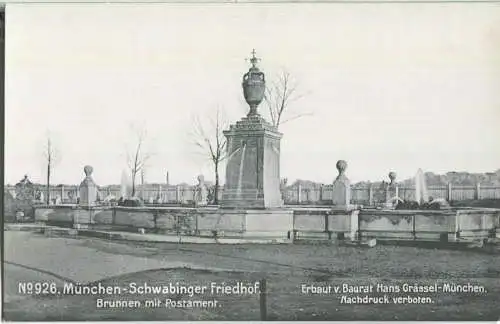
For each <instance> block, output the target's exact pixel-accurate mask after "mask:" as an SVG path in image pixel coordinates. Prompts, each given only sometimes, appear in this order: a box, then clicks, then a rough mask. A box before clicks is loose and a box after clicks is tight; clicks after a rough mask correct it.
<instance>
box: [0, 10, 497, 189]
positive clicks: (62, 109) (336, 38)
mask: <svg viewBox="0 0 500 324" xmlns="http://www.w3.org/2000/svg"><path fill="white" fill-rule="evenodd" d="M6 21H7V22H6V23H7V26H6V38H7V40H6V97H5V100H6V102H5V103H6V112H5V115H6V119H5V123H6V139H5V141H6V142H5V168H6V170H5V180H6V182H7V183H16V182H17V181H18V180H19V179H21V178H22V176H23V175H24V174H28V175H29V176H30V177H31V178H32V179H33V180H34V181H44V180H43V179H44V178H45V169H46V167H44V158H43V146H44V143H45V140H46V138H47V134H48V133H50V134H51V135H50V136H51V138H52V140H53V142H54V146H55V147H56V148H57V153H58V160H57V164H56V166H55V168H54V171H53V180H52V182H53V183H78V182H80V181H81V180H82V178H83V176H84V174H83V167H84V166H85V165H86V164H90V165H92V166H93V167H94V179H95V180H96V182H97V183H98V184H109V183H120V178H121V172H122V170H123V169H124V168H125V167H126V155H125V151H126V146H127V143H131V142H132V141H133V140H134V135H133V133H132V132H131V125H135V127H139V128H140V127H145V128H147V130H148V134H147V149H148V150H149V151H151V152H153V153H154V154H153V157H152V158H151V160H150V161H149V165H148V168H147V170H146V181H149V182H160V181H164V179H165V172H166V170H169V173H170V180H171V182H173V183H178V182H188V183H195V182H196V181H195V178H196V176H197V175H198V174H200V173H203V174H205V176H206V178H207V179H209V180H211V179H213V175H212V169H211V165H210V163H209V162H207V161H206V160H204V159H203V158H201V157H200V156H198V155H195V154H194V149H193V146H192V145H191V144H190V140H189V137H188V133H189V132H190V131H191V129H192V126H191V124H192V118H193V116H196V115H198V116H201V117H202V119H203V118H204V116H208V115H210V113H211V112H213V111H214V110H215V109H216V108H217V107H218V106H221V107H223V109H224V110H225V111H226V114H227V117H228V118H229V120H230V121H232V122H234V121H236V120H237V119H239V118H241V117H242V116H243V115H244V114H245V110H246V109H247V108H246V104H245V103H244V100H243V95H242V89H241V78H242V75H243V74H244V73H245V72H246V71H247V70H248V63H247V62H246V61H245V58H247V57H249V55H250V51H251V50H252V48H255V49H256V51H257V55H258V56H259V57H261V58H262V61H261V64H260V67H261V69H262V70H263V71H264V72H265V73H266V74H267V76H268V80H271V79H273V77H274V76H275V75H276V74H277V73H278V72H279V71H280V70H281V69H283V68H284V69H286V70H288V71H289V72H290V73H291V75H292V76H293V77H294V78H295V79H296V80H297V81H298V82H299V89H300V90H301V91H302V92H303V93H306V96H305V97H303V99H301V100H300V101H296V102H294V103H293V104H292V105H291V106H290V109H291V110H293V112H300V111H307V112H313V113H314V115H313V116H308V117H304V118H302V119H297V120H295V121H292V122H290V123H287V124H284V125H283V126H282V128H281V131H282V132H283V133H284V137H283V139H282V149H281V172H282V177H288V178H289V179H290V180H291V181H293V180H294V179H297V178H300V179H308V180H314V181H321V182H324V183H330V182H331V181H333V179H334V178H335V176H336V174H337V171H336V169H335V163H336V161H337V160H339V159H344V160H346V161H347V162H348V165H349V166H348V169H347V175H348V177H349V178H350V179H351V180H352V181H361V180H382V179H387V173H388V172H389V171H395V172H396V173H397V174H398V178H399V179H403V178H407V177H410V176H413V175H414V174H415V173H416V171H417V169H418V168H422V169H424V171H433V172H436V173H444V172H447V171H469V172H488V171H494V170H496V169H498V168H500V145H499V144H498V139H499V138H500V127H499V125H500V4H470V3H469V4H371V5H362V4H351V5H349V4H296V5H292V4H282V5H277V4H275V5H256V4H251V5H250V4H247V5H243V4H237V5H236V4H230V5H216V4H211V5H209V4H196V5H195V4H192V5H178V4H163V5H158V4H154V5H153V4H151V5H133V4H130V5H118V4H115V5H103V4H102V5H97V4H94V5H90V4H89V5H81V4H78V5H67V4H66V5H62V4H58V5H56V4H51V5H48V4H43V5H42V4H38V5H34V4H32V5H12V4H9V5H8V6H7V8H6ZM262 108H263V107H261V108H260V109H262ZM221 176H222V178H223V177H224V174H223V173H222V174H221Z"/></svg>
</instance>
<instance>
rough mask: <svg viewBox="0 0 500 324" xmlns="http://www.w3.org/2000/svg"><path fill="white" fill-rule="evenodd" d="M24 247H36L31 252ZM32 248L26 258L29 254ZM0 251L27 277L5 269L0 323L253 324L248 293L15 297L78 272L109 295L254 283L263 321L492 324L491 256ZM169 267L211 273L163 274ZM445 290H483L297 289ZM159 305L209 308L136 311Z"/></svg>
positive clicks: (497, 267) (70, 247)
mask: <svg viewBox="0 0 500 324" xmlns="http://www.w3.org/2000/svg"><path fill="white" fill-rule="evenodd" d="M7 238H8V239H9V240H10V241H9V240H7ZM33 243H36V244H37V245H35V246H33ZM8 244H9V245H8ZM12 244H16V245H15V248H14V246H10V245H12ZM34 248H35V249H36V252H33V249H34ZM7 250H8V251H9V252H8V253H6V260H7V261H10V262H14V263H19V264H23V265H26V266H30V267H32V268H33V269H26V268H23V267H20V266H16V265H12V264H7V265H5V268H4V269H5V282H6V286H5V287H6V296H7V298H6V299H5V305H4V306H5V319H6V320H39V321H41V320H44V321H49V320H181V319H187V320H218V321H220V320H259V319H260V310H259V294H258V293H257V294H251V295H227V294H226V295H221V294H215V295H214V294H210V293H209V292H206V293H205V294H199V295H195V296H193V297H189V296H188V295H186V294H174V295H172V296H170V295H151V294H149V295H147V294H142V295H140V294H131V293H127V292H123V291H122V293H121V294H117V295H109V296H98V295H92V296H69V295H57V296H53V295H48V296H21V295H20V294H19V293H18V292H17V288H18V287H17V283H19V282H21V281H27V280H32V281H33V280H43V281H47V280H52V281H54V282H56V281H57V280H56V279H49V278H50V275H48V274H43V273H40V272H37V270H36V269H43V270H48V271H51V272H52V273H56V274H59V275H61V276H66V277H67V278H71V279H72V280H74V279H75V278H78V277H79V276H80V273H85V272H86V273H87V274H86V275H82V276H84V277H88V278H99V279H97V281H94V283H93V284H94V285H96V284H97V283H96V282H100V283H101V284H102V285H110V286H119V287H127V286H128V284H129V283H131V282H134V283H144V282H146V283H148V284H150V285H161V284H166V285H168V284H169V283H176V282H179V283H184V284H189V285H192V286H210V283H211V282H214V283H216V284H217V285H222V284H225V285H231V284H236V283H238V282H242V283H248V284H254V283H255V282H257V281H258V280H260V279H262V278H266V280H267V286H268V289H267V314H268V319H270V320H493V321H497V320H499V318H500V310H499V309H498V300H500V280H499V279H500V258H499V256H498V254H486V253H484V254H479V253H477V252H472V251H450V250H438V249H422V248H413V247H397V246H377V247H375V248H372V249H362V248H358V247H347V246H336V245H213V244H211V245H199V244H182V245H179V244H171V243H137V242H120V243H118V242H110V241H104V240H98V239H88V238H78V239H62V238H44V237H39V236H36V235H34V234H31V233H29V234H24V236H23V235H19V236H18V235H16V234H11V233H8V235H6V251H7ZM47 250H50V251H51V252H47ZM46 254H47V255H49V256H47V255H46ZM58 255H59V257H58ZM47 259H49V261H50V262H48V261H46V260H47ZM89 261H92V263H89ZM131 263H135V265H132V264H131ZM62 265H64V266H62ZM85 265H87V268H86V269H87V270H85ZM179 265H185V266H186V265H187V266H196V267H199V268H206V269H212V270H191V269H179V268H177V269H170V268H171V267H179ZM82 268H83V269H82ZM103 268H106V269H103ZM159 268H163V269H159ZM117 269H118V270H117ZM92 273H94V274H92ZM113 273H114V274H113ZM68 274H69V275H68ZM89 281H90V280H89ZM89 281H87V282H89ZM446 283H448V284H462V285H463V284H469V283H470V284H474V285H478V286H481V287H484V291H483V292H476V293H444V292H442V291H440V292H437V293H431V292H430V293H402V292H400V293H386V294H385V295H387V297H388V300H389V301H390V302H389V303H388V304H378V305H375V304H373V303H371V304H346V303H341V298H342V296H343V295H344V296H346V297H356V296H359V297H363V296H369V297H374V296H383V295H384V293H381V292H376V289H374V291H373V292H371V293H363V292H360V293H353V292H351V293H349V292H346V293H334V292H330V293H325V294H312V293H310V292H309V293H305V292H303V291H302V285H306V286H311V285H313V286H315V287H318V286H321V287H332V288H331V289H334V287H336V286H340V287H342V285H348V286H359V285H372V286H374V287H376V286H377V284H380V285H384V286H399V287H400V288H401V289H402V287H403V285H404V284H410V285H413V286H415V285H417V286H422V285H431V286H432V285H434V284H438V286H442V285H443V284H446ZM63 284H64V280H62V281H61V280H60V281H57V285H58V287H61V285H63ZM407 296H411V297H413V298H414V297H420V298H428V299H427V300H425V302H427V304H425V303H422V302H420V303H419V304H396V303H394V301H393V299H392V298H393V297H407ZM167 298H169V299H171V300H174V301H175V300H181V301H182V300H191V301H193V300H214V299H215V300H217V302H218V305H217V306H216V307H212V308H200V307H195V308H171V307H169V308H166V307H164V306H161V307H149V308H146V307H145V302H146V300H153V299H160V300H162V302H165V300H166V299H167ZM97 299H104V300H134V301H138V302H140V303H141V305H140V307H137V308H120V309H115V308H109V307H108V308H97V304H96V303H97ZM20 300H22V303H21V302H19V301H20Z"/></svg>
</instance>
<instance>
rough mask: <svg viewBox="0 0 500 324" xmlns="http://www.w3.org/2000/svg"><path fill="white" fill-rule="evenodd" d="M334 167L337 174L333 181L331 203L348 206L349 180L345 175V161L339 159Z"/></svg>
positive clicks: (349, 197)
mask: <svg viewBox="0 0 500 324" xmlns="http://www.w3.org/2000/svg"><path fill="white" fill-rule="evenodd" d="M336 167H337V170H338V172H339V175H338V176H337V178H336V179H335V181H334V182H333V186H332V190H333V192H332V203H333V205H334V206H337V207H348V206H350V204H351V182H350V181H349V179H347V176H346V175H345V170H346V169H347V162H346V161H344V160H339V161H337V164H336Z"/></svg>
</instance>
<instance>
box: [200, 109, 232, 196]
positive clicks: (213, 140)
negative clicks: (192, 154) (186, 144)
mask: <svg viewBox="0 0 500 324" xmlns="http://www.w3.org/2000/svg"><path fill="white" fill-rule="evenodd" d="M226 127H227V120H226V118H225V116H224V114H223V113H222V109H221V108H220V107H217V109H216V110H215V111H214V113H213V114H211V115H210V116H208V117H207V118H206V123H205V124H203V123H202V122H201V121H200V118H199V117H198V116H195V117H194V118H193V129H192V131H191V137H192V142H193V145H194V147H195V148H196V149H197V151H198V153H201V154H203V155H204V156H206V157H207V158H208V160H209V161H210V162H211V163H213V166H214V173H215V192H214V195H215V197H214V203H215V204H217V203H218V199H217V197H218V189H219V182H220V181H219V165H220V163H221V162H222V161H223V160H224V159H225V158H226V156H227V152H226V144H227V142H226V138H225V136H224V133H223V131H224V129H225V128H226Z"/></svg>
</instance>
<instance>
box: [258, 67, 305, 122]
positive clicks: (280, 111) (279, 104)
mask: <svg viewBox="0 0 500 324" xmlns="http://www.w3.org/2000/svg"><path fill="white" fill-rule="evenodd" d="M297 89H298V83H297V82H296V81H295V80H293V79H292V77H291V75H290V73H289V72H287V71H286V70H283V71H282V72H281V73H280V74H279V76H278V77H277V79H276V81H274V82H272V83H271V84H270V85H268V86H267V87H266V92H265V96H264V101H265V104H266V106H267V108H268V112H269V117H270V118H271V123H272V124H273V125H274V126H275V127H276V128H279V126H280V125H282V124H284V123H286V122H289V121H292V120H295V119H298V118H300V117H304V116H308V115H312V113H306V112H301V113H296V114H293V113H292V111H291V110H290V108H289V106H290V105H291V104H292V103H293V102H295V101H298V100H299V99H301V98H303V97H304V95H305V94H304V93H302V94H299V93H297ZM284 115H290V116H289V117H288V118H287V119H284Z"/></svg>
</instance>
